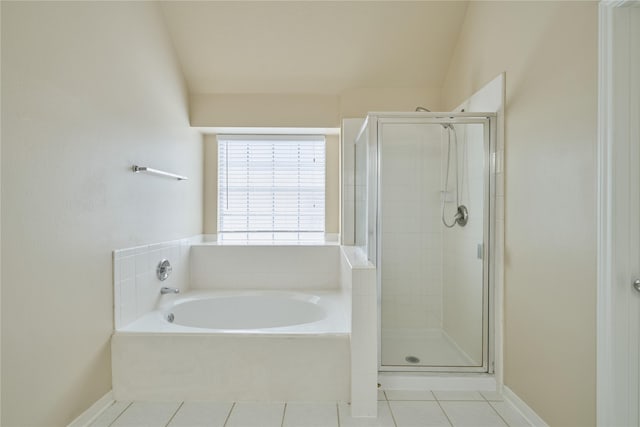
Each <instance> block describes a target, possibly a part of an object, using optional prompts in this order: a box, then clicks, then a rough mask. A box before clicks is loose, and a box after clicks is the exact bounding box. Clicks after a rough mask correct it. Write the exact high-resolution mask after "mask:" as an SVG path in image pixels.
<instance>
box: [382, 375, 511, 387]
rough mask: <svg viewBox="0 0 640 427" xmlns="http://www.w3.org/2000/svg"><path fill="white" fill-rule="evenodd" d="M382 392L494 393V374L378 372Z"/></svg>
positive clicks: (495, 383) (495, 385)
mask: <svg viewBox="0 0 640 427" xmlns="http://www.w3.org/2000/svg"><path fill="white" fill-rule="evenodd" d="M378 383H379V384H380V388H381V389H383V390H441V391H474V390H479V391H496V390H497V389H498V385H497V382H496V377H495V375H494V374H487V373H458V372H456V373H452V372H379V373H378Z"/></svg>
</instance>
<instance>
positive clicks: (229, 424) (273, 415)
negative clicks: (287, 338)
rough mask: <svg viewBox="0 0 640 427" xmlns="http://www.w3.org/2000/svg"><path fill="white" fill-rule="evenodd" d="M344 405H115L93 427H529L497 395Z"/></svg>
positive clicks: (383, 398)
mask: <svg viewBox="0 0 640 427" xmlns="http://www.w3.org/2000/svg"><path fill="white" fill-rule="evenodd" d="M350 413H351V411H350V408H349V405H348V404H344V403H337V404H336V403H301V402H289V403H265V402H235V403H234V402H184V403H179V402H166V403H151V402H116V403H114V404H113V405H112V406H110V407H109V408H108V409H107V410H105V411H104V412H103V413H102V414H101V415H100V416H99V417H98V419H97V420H95V421H94V422H93V423H92V424H91V426H92V427H107V426H114V427H142V426H145V427H147V426H148V427H165V426H166V427H200V426H202V427H204V426H207V427H254V426H256V427H258V426H260V427H352V426H353V427H418V426H444V427H447V426H448V427H451V426H453V427H465V426H469V427H507V426H508V427H528V426H530V424H529V423H528V422H527V421H526V420H525V419H524V418H523V417H522V416H521V415H520V414H519V413H518V412H517V411H516V410H515V409H514V408H513V407H512V406H511V405H510V404H509V403H507V402H505V401H504V400H503V399H502V396H500V395H499V394H498V393H496V392H487V391H481V392H478V391H456V392H452V391H433V392H432V391H426V390H423V391H415V390H413V391H407V390H387V391H382V390H380V391H378V417H377V418H351V416H350Z"/></svg>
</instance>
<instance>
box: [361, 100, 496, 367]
mask: <svg viewBox="0 0 640 427" xmlns="http://www.w3.org/2000/svg"><path fill="white" fill-rule="evenodd" d="M496 119H497V114H496V113H487V112H478V113H442V112H434V113H432V112H429V113H422V112H420V113H370V114H369V116H368V117H367V124H366V125H365V126H368V127H369V141H368V145H369V150H367V151H368V153H367V155H368V156H371V157H370V161H368V165H369V173H368V178H367V180H368V187H369V189H368V195H369V198H370V200H371V198H372V197H374V198H375V199H374V201H373V205H374V206H375V220H374V221H372V218H371V215H370V214H369V215H368V216H369V218H368V222H369V224H370V226H369V227H368V228H369V236H368V239H367V240H368V244H370V243H373V244H374V246H375V248H376V253H375V265H376V275H377V277H376V282H377V286H376V287H377V310H378V316H377V319H378V325H377V329H378V337H377V338H378V372H456V373H463V372H468V373H489V374H492V373H493V372H494V362H495V340H494V336H495V309H494V307H493V294H494V286H495V279H494V276H495V270H494V262H495V221H496V218H495V211H496V210H495V202H496V196H495V194H496V188H495V182H496V179H495V174H496V158H497V157H496V137H497V127H496ZM385 124H415V125H421V124H427V125H443V124H452V125H455V124H481V125H482V126H483V136H484V138H483V145H484V178H485V179H484V212H483V214H484V224H483V245H484V256H483V260H482V262H483V267H482V276H483V277H482V282H483V283H482V286H483V292H482V299H483V301H482V323H483V325H482V365H481V366H396V365H383V364H382V262H381V260H382V220H381V218H382V204H381V199H382V197H381V191H382V190H381V189H382V186H381V182H382V181H381V180H382V177H381V173H380V171H381V161H382V159H381V154H380V153H381V149H380V148H381V147H380V143H381V141H380V139H381V135H382V133H381V132H382V126H384V125H385ZM370 206H371V205H370ZM371 222H373V224H375V233H374V234H375V236H371V234H372V233H371V231H372V230H371V229H372V228H373V227H371V225H373V224H371ZM372 237H373V238H372ZM372 240H373V242H372Z"/></svg>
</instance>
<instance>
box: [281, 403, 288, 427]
mask: <svg viewBox="0 0 640 427" xmlns="http://www.w3.org/2000/svg"><path fill="white" fill-rule="evenodd" d="M286 413H287V402H284V407H283V408H282V420H281V421H280V427H284V417H285V415H286Z"/></svg>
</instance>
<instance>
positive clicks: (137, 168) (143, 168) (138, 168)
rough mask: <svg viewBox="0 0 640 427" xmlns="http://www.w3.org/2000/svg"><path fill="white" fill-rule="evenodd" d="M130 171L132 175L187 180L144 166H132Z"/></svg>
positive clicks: (180, 176)
mask: <svg viewBox="0 0 640 427" xmlns="http://www.w3.org/2000/svg"><path fill="white" fill-rule="evenodd" d="M131 169H132V170H133V172H134V173H138V172H147V173H151V174H154V175H160V176H166V177H169V178H174V179H177V180H178V181H184V180H187V179H189V178H187V177H186V176H182V175H176V174H175V173H171V172H165V171H161V170H158V169H153V168H148V167H146V166H138V165H133V166H132V167H131Z"/></svg>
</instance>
